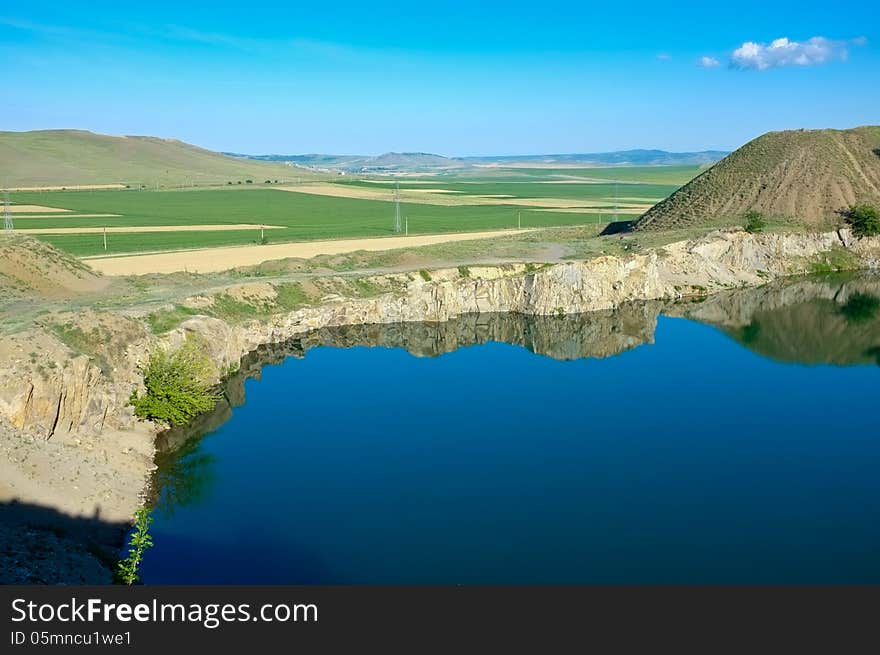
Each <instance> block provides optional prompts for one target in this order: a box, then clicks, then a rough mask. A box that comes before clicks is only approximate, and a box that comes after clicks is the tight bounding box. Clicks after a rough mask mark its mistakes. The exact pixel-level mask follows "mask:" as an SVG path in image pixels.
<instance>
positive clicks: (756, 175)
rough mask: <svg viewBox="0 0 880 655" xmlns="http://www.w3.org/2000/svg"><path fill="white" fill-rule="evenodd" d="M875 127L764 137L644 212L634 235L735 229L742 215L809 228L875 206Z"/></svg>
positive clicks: (878, 194)
mask: <svg viewBox="0 0 880 655" xmlns="http://www.w3.org/2000/svg"><path fill="white" fill-rule="evenodd" d="M878 152H880V127H875V126H867V127H858V128H855V129H851V130H792V131H785V132H770V133H768V134H765V135H763V136H761V137H758V138H757V139H755V140H754V141H751V142H749V143H747V144H746V145H744V146H743V147H742V148H740V149H739V150H737V151H735V152H733V153H732V154H730V155H729V156H727V157H726V158H725V159H723V160H722V161H720V162H719V163H717V164H716V165H715V166H713V167H712V168H710V169H709V170H707V171H706V172H705V173H703V174H702V175H700V176H698V177H696V178H695V179H694V180H692V181H691V182H690V183H688V184H686V185H685V186H684V187H682V188H681V189H679V190H678V191H677V192H675V193H674V194H672V195H671V196H670V197H669V198H667V199H666V200H664V201H663V202H661V203H659V204H657V205H655V206H654V207H653V208H651V209H650V210H648V212H646V213H645V214H644V215H643V216H642V217H641V218H640V219H639V220H638V221H637V222H636V224H635V229H637V230H645V229H653V230H657V229H669V228H683V227H696V226H703V225H718V226H724V225H735V224H738V223H739V222H740V219H739V217H741V216H743V214H744V213H745V212H746V211H749V210H755V211H759V212H762V213H763V214H764V215H765V216H767V217H768V218H769V219H773V220H782V221H786V222H791V223H794V224H800V225H805V226H808V227H816V228H828V227H833V226H834V225H836V224H837V222H838V221H839V217H840V212H841V211H842V210H844V209H845V208H846V207H849V206H851V205H853V204H856V203H862V202H869V203H874V204H876V203H880V155H878Z"/></svg>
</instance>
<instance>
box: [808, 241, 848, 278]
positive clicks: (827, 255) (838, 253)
mask: <svg viewBox="0 0 880 655" xmlns="http://www.w3.org/2000/svg"><path fill="white" fill-rule="evenodd" d="M858 266H859V261H858V258H857V257H856V256H855V255H854V254H853V253H852V252H850V251H849V250H847V249H846V248H843V247H841V246H835V247H834V248H831V249H829V250H826V251H825V252H822V253H819V254H818V255H817V259H816V260H814V261H812V262H810V264H809V268H810V273H813V274H817V275H820V274H827V273H835V272H837V271H847V270H852V269H854V268H858Z"/></svg>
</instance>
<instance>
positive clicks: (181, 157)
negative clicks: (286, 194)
mask: <svg viewBox="0 0 880 655" xmlns="http://www.w3.org/2000/svg"><path fill="white" fill-rule="evenodd" d="M0 166H2V169H0V177H2V180H0V184H5V185H6V186H8V187H10V188H16V187H29V186H64V185H66V186H75V185H91V184H130V185H132V186H136V185H141V184H145V185H147V186H154V185H156V184H157V183H158V184H159V185H162V186H186V185H189V184H225V183H226V182H228V181H231V182H233V183H236V182H238V181H244V180H247V179H252V180H253V181H254V182H263V181H265V180H267V179H271V180H275V179H278V180H281V179H282V178H285V177H286V179H287V180H288V181H289V180H290V179H291V178H293V177H309V176H310V175H312V174H311V173H309V172H304V171H302V169H298V168H291V167H290V166H287V165H285V164H281V163H274V162H260V161H252V160H248V159H237V158H234V157H228V156H226V155H221V154H219V153H216V152H212V151H210V150H205V149H203V148H198V147H196V146H192V145H189V144H187V143H183V142H182V141H177V140H175V139H160V138H157V137H149V136H108V135H105V134H94V133H93V132H86V131H83V130H40V131H34V132H0Z"/></svg>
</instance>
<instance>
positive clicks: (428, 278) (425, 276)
mask: <svg viewBox="0 0 880 655" xmlns="http://www.w3.org/2000/svg"><path fill="white" fill-rule="evenodd" d="M419 275H421V276H422V279H423V280H424V281H425V282H430V281H431V274H430V273H428V271H426V270H425V269H424V268H423V269H422V270H420V271H419Z"/></svg>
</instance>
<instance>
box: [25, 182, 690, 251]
mask: <svg viewBox="0 0 880 655" xmlns="http://www.w3.org/2000/svg"><path fill="white" fill-rule="evenodd" d="M669 168H674V169H676V170H672V171H660V170H658V168H657V167H651V168H642V169H624V168H616V169H613V172H614V177H615V179H617V178H624V177H630V178H634V179H642V178H650V179H652V180H653V179H662V178H664V177H666V178H669V179H676V180H680V179H681V178H682V177H683V176H684V175H685V174H690V175H693V174H694V173H695V172H696V171H697V169H696V168H695V167H687V169H688V171H689V172H687V171H684V170H683V169H685V168H686V167H669ZM576 170H578V171H587V170H589V171H590V172H591V173H592V172H593V171H594V170H605V171H606V174H609V173H607V171H608V170H609V169H576ZM508 173H509V174H508V175H507V176H497V175H496V176H492V177H488V178H479V179H474V178H471V179H463V178H462V177H452V176H443V177H442V178H437V177H426V178H423V179H424V180H425V181H427V182H429V183H430V186H434V184H435V182H436V186H437V187H440V188H444V189H450V190H453V191H458V192H461V193H462V194H468V195H490V194H500V195H509V196H513V197H515V198H529V199H535V200H537V201H539V202H540V200H541V199H557V198H565V199H575V200H589V201H591V202H598V203H600V204H601V205H602V208H598V209H596V211H595V212H591V213H570V212H562V211H552V210H551V211H547V210H541V209H539V208H531V207H521V206H516V205H473V206H471V205H462V206H448V205H429V204H421V203H418V204H417V203H401V214H402V216H403V217H404V218H405V219H406V220H407V221H408V224H409V233H410V234H430V233H443V232H463V231H466V232H469V231H477V230H497V229H504V228H513V227H516V226H517V218H518V216H521V217H522V227H553V226H570V225H585V224H596V223H600V222H608V221H610V220H611V218H612V213H613V209H612V207H613V205H614V200H613V199H614V198H615V197H619V198H621V199H626V200H625V202H627V203H633V202H644V203H645V204H652V203H653V202H656V201H657V200H658V199H660V198H663V197H666V196H667V195H669V194H670V193H672V192H673V191H674V190H675V189H676V188H678V185H677V184H659V183H656V182H650V183H624V182H614V183H610V182H609V183H577V184H543V183H541V180H542V179H543V180H552V179H558V178H559V176H560V173H559V172H558V171H556V170H548V169H535V172H533V173H529V175H528V176H526V177H525V178H524V177H523V174H522V173H521V171H519V170H516V171H509V172H508ZM570 174H571V169H565V173H564V175H566V176H567V175H570ZM382 182H383V183H380V184H376V183H375V182H370V181H366V180H358V179H354V180H345V181H342V180H340V181H338V183H339V184H345V185H356V186H365V187H371V188H373V189H376V188H384V186H385V185H384V182H386V181H384V180H383V181H382ZM413 182H414V181H413V180H412V179H410V178H405V179H404V180H402V181H401V182H400V185H401V187H402V188H409V187H411V188H414V189H417V188H424V186H425V185H424V184H417V183H413ZM389 195H390V190H389ZM11 199H12V202H13V203H15V204H20V205H23V204H33V205H42V206H50V207H59V208H64V209H69V210H71V211H72V212H76V213H78V214H119V216H118V217H87V216H75V215H66V216H65V215H59V216H51V217H41V218H37V217H33V216H28V215H27V214H21V213H19V214H15V215H14V218H15V225H16V228H19V229H24V228H59V227H71V228H73V227H105V226H106V227H116V226H120V227H126V226H127V227H136V226H178V225H212V224H213V225H222V224H237V223H248V224H265V225H273V226H281V227H282V229H273V230H266V233H265V234H266V238H267V239H268V241H269V242H271V243H280V242H287V241H304V240H314V239H337V238H347V237H381V236H391V235H393V223H394V205H393V204H392V203H390V202H383V201H379V200H362V199H353V198H337V197H332V196H318V195H309V194H304V193H290V192H283V191H278V190H273V189H270V188H266V187H263V186H262V185H261V186H259V187H255V188H246V187H236V188H233V189H226V188H222V187H221V188H214V189H195V190H175V191H171V190H166V191H162V190H160V191H153V190H135V189H132V190H103V191H98V190H96V191H56V192H43V193H37V192H17V193H13V194H11ZM621 202H622V203H623V202H624V201H623V200H622V201H621ZM630 217H632V215H625V214H621V215H620V217H619V218H621V219H624V220H625V219H627V218H630ZM39 238H41V239H43V240H45V241H48V242H50V243H52V244H53V245H56V246H58V247H60V248H62V249H64V250H67V251H68V252H71V253H73V254H75V255H78V256H90V255H101V254H116V253H128V252H141V251H156V250H175V249H187V248H199V247H212V246H227V245H247V244H253V243H257V242H258V241H259V239H260V232H259V230H258V229H256V228H255V229H248V230H234V231H223V232H220V231H196V232H161V233H157V232H154V233H125V234H122V233H111V234H108V243H107V250H106V251H105V250H104V245H103V237H102V235H101V234H44V235H40V236H39Z"/></svg>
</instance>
